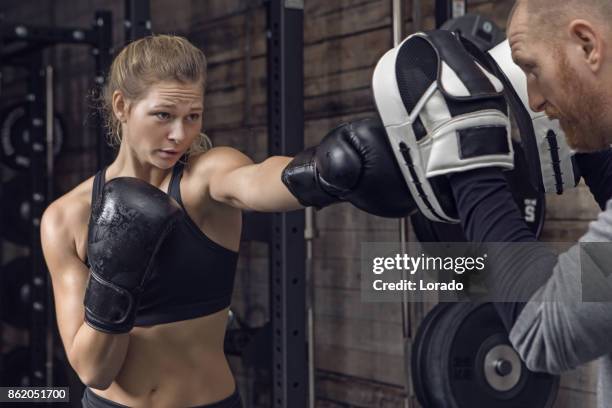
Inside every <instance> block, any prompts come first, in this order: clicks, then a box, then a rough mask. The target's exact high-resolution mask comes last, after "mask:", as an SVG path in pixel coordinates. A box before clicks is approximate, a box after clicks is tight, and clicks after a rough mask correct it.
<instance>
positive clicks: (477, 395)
mask: <svg viewBox="0 0 612 408" xmlns="http://www.w3.org/2000/svg"><path fill="white" fill-rule="evenodd" d="M431 313H432V314H433V317H431V318H430V317H429V315H428V317H426V319H425V320H424V325H423V327H421V326H419V330H418V332H417V335H416V336H415V341H414V344H413V349H412V350H413V355H412V358H413V362H412V366H413V371H412V378H413V384H414V388H415V391H416V394H417V398H418V400H419V402H420V403H421V404H422V405H423V406H424V407H427V408H464V407H465V408H468V407H469V408H472V407H495V408H516V407H530V408H544V407H551V406H552V405H553V403H554V400H555V398H556V393H557V390H558V385H559V378H558V377H556V376H552V375H548V374H543V373H533V372H531V371H529V370H528V369H527V367H526V366H525V365H524V363H522V362H521V363H520V365H521V368H520V374H521V375H520V378H519V379H518V381H517V382H516V385H514V387H513V388H512V389H509V390H507V391H497V390H495V389H493V388H492V387H491V386H490V385H489V384H488V383H487V382H486V381H485V380H484V378H485V375H484V364H483V358H482V354H483V351H482V349H483V346H485V345H486V346H487V347H493V346H496V345H510V343H509V340H508V335H507V332H506V330H505V328H504V326H503V324H502V322H501V320H500V319H499V316H498V314H497V312H496V311H495V308H494V307H493V305H492V304H491V303H480V304H477V303H450V304H439V305H437V306H436V307H435V308H434V309H433V310H432V312H431ZM491 339H493V343H491Z"/></svg>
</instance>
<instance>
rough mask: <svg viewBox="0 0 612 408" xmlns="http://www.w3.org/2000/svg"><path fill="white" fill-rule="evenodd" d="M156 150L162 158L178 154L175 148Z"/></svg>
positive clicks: (172, 157) (174, 156)
mask: <svg viewBox="0 0 612 408" xmlns="http://www.w3.org/2000/svg"><path fill="white" fill-rule="evenodd" d="M157 152H158V154H159V155H160V156H161V157H162V158H164V159H174V158H176V157H177V156H178V155H179V152H178V151H177V150H166V149H160V150H158V151H157Z"/></svg>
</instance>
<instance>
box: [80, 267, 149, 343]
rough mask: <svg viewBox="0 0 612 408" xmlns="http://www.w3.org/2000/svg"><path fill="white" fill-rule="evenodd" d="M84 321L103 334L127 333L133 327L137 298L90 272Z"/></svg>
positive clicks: (85, 299)
mask: <svg viewBox="0 0 612 408" xmlns="http://www.w3.org/2000/svg"><path fill="white" fill-rule="evenodd" d="M83 303H84V305H85V321H86V322H87V324H89V325H90V326H91V327H93V328H94V329H96V330H100V331H103V332H105V333H113V334H117V333H127V332H129V331H130V330H131V329H132V327H133V326H134V320H135V318H136V308H137V305H138V296H137V295H135V294H133V293H131V292H129V291H127V290H125V289H123V288H121V287H119V286H117V285H115V284H113V283H112V282H109V281H106V280H104V279H102V278H101V277H100V276H98V275H97V274H96V273H95V272H93V271H91V273H90V275H89V282H88V283H87V289H86V290H85V298H84V301H83Z"/></svg>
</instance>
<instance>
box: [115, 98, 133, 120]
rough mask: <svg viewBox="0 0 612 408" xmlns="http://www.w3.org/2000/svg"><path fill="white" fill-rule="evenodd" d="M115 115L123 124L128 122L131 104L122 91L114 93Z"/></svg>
mask: <svg viewBox="0 0 612 408" xmlns="http://www.w3.org/2000/svg"><path fill="white" fill-rule="evenodd" d="M113 113H114V114H115V117H116V118H117V120H119V122H121V123H123V122H125V121H126V120H127V116H128V113H129V103H128V101H127V100H126V99H125V97H124V96H123V93H121V91H114V92H113Z"/></svg>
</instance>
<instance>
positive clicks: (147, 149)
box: [115, 81, 204, 169]
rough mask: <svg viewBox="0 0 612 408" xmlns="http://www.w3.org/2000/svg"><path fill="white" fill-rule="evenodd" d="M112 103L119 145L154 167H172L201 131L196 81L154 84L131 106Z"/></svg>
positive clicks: (200, 97)
mask: <svg viewBox="0 0 612 408" xmlns="http://www.w3.org/2000/svg"><path fill="white" fill-rule="evenodd" d="M119 97H121V95H119ZM116 102H117V103H116V104H115V106H116V109H115V113H116V114H117V116H118V117H119V120H120V121H121V126H122V132H123V133H122V141H121V143H122V144H123V143H127V144H128V147H129V149H130V150H131V151H132V153H133V154H135V155H136V156H137V158H138V160H140V161H142V162H148V163H151V164H152V165H154V166H155V167H159V168H162V169H168V168H171V167H172V166H174V164H176V162H177V161H178V160H179V159H180V157H181V156H182V155H183V154H184V153H185V152H186V151H187V149H189V147H190V146H191V144H192V143H193V141H194V140H195V138H196V137H198V135H199V133H200V131H201V128H202V110H203V108H204V95H203V92H202V84H201V83H199V82H194V83H181V82H174V81H163V82H158V83H156V84H154V85H152V86H151V87H150V88H149V91H148V93H147V94H146V95H145V96H144V97H143V98H142V99H141V100H139V101H137V102H135V103H129V102H127V103H125V102H124V103H123V104H122V103H121V101H119V100H118V101H116Z"/></svg>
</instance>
